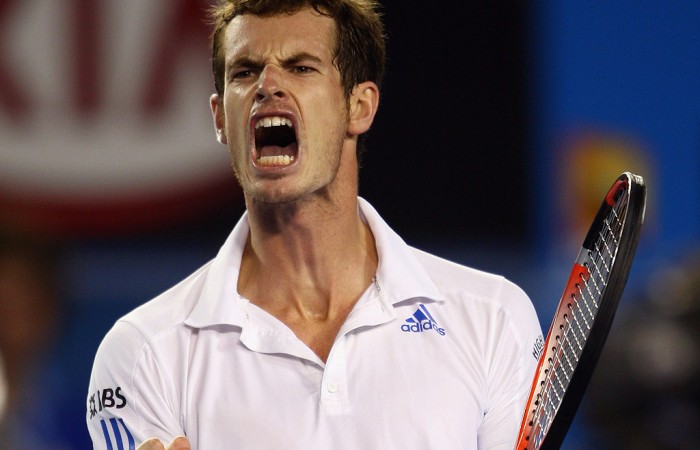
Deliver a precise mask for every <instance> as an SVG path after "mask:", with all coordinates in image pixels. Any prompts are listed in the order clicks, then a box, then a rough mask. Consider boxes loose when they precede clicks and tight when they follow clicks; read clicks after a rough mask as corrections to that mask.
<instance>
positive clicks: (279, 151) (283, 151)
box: [258, 143, 297, 158]
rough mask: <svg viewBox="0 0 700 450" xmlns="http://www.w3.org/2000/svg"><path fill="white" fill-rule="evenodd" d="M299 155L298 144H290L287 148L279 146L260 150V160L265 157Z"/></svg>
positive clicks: (269, 146) (267, 146)
mask: <svg viewBox="0 0 700 450" xmlns="http://www.w3.org/2000/svg"><path fill="white" fill-rule="evenodd" d="M296 154H297V146H296V143H293V144H289V145H287V146H285V147H281V146H279V145H265V146H263V147H260V148H259V149H258V158H263V157H265V156H284V155H288V156H295V155H296Z"/></svg>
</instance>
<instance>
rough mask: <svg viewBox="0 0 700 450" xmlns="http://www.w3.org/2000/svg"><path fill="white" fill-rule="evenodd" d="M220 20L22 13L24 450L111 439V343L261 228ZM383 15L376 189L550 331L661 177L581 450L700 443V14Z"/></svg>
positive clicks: (10, 26)
mask: <svg viewBox="0 0 700 450" xmlns="http://www.w3.org/2000/svg"><path fill="white" fill-rule="evenodd" d="M207 5H208V0H150V1H148V2H144V1H142V0H0V55H2V56H1V57H0V233H1V237H0V318H1V320H2V324H3V325H2V327H0V448H2V449H5V448H8V449H9V448H33V449H85V448H89V447H90V446H91V444H90V443H89V440H88V436H87V432H86V427H85V410H86V397H87V385H88V379H89V375H90V368H91V365H92V358H93V356H94V353H95V351H96V349H97V346H98V345H99V342H100V340H101V339H102V337H103V336H104V334H105V333H106V332H107V330H108V329H109V327H111V325H112V324H113V323H114V321H115V320H116V319H117V318H118V317H120V316H121V315H122V314H124V313H126V312H128V311H129V310H131V309H133V308H134V307H135V306H137V305H139V304H141V303H143V302H145V301H147V300H148V299H150V298H151V297H153V296H155V295H157V294H158V293H160V292H162V291H163V290H165V289H167V288H168V287H170V286H171V285H173V284H174V283H176V282H178V281H179V280H181V279H182V278H184V277H185V276H187V275H188V274H189V273H190V272H192V271H194V270H195V269H196V268H198V267H199V266H201V265H202V264H204V263H205V262H206V261H208V260H209V259H211V258H212V257H214V256H215V254H216V252H217V251H218V248H219V246H220V245H221V244H222V243H223V241H224V239H225V237H226V236H227V235H228V233H229V232H230V230H231V229H232V227H233V225H234V224H235V222H236V220H237V219H238V217H239V216H240V214H241V213H242V211H243V202H242V197H241V194H240V191H239V189H238V187H237V186H236V183H235V180H234V177H233V175H232V174H231V172H230V169H229V166H228V161H227V157H226V150H225V148H224V147H223V146H220V145H218V144H216V142H215V138H214V137H215V136H214V133H213V125H212V124H211V120H210V113H209V109H208V97H209V94H210V93H211V92H212V90H213V87H212V84H213V82H212V77H211V74H210V69H209V52H208V42H207V40H208V32H209V31H208V29H207V27H206V26H205V25H204V24H203V22H202V20H203V17H204V13H203V11H204V9H205V8H206V7H207ZM384 5H385V8H384V12H385V16H386V24H387V32H388V36H389V41H388V54H389V69H388V70H389V71H388V74H387V76H386V79H385V83H384V89H383V92H382V99H381V105H380V110H379V115H378V117H377V120H376V123H375V126H374V127H373V129H372V130H371V132H370V134H369V138H368V140H367V147H368V152H367V154H366V156H365V159H364V163H363V165H364V167H363V169H362V172H361V187H360V190H361V192H360V193H361V195H362V196H363V197H365V198H366V199H368V200H369V201H370V202H371V203H373V204H374V206H375V207H376V208H377V209H378V210H379V211H380V213H382V214H383V216H384V218H385V219H386V220H387V222H388V223H389V224H390V225H391V226H392V227H393V228H394V229H395V230H396V231H398V232H399V233H400V234H401V235H402V236H403V237H404V238H405V240H406V241H407V242H408V243H410V244H412V245H414V246H417V247H419V248H422V249H425V250H428V251H431V252H434V253H436V254H438V255H441V256H444V257H446V258H449V259H452V260H455V261H458V262H461V263H464V264H468V265H470V266H473V267H476V268H479V269H484V270H488V271H493V272H497V273H500V274H503V275H505V276H507V277H508V278H510V279H511V280H513V281H515V282H516V283H518V284H519V285H520V286H522V287H523V288H524V289H525V291H526V292H528V294H529V295H530V296H531V298H532V300H533V302H534V303H535V306H536V308H537V310H538V313H539V315H540V320H541V323H542V327H543V331H545V332H546V331H547V329H548V327H549V322H550V320H551V317H552V316H553V314H554V310H555V308H556V304H557V302H558V300H559V296H560V295H561V292H562V290H563V288H564V282H565V280H566V277H567V276H568V274H569V270H570V268H571V264H572V263H573V260H574V257H575V255H576V252H577V250H578V248H579V246H580V245H581V242H582V241H583V237H584V233H585V230H586V229H587V227H588V225H589V223H590V221H591V220H592V217H593V215H594V214H595V211H596V209H597V208H598V206H599V204H600V201H601V199H602V196H603V195H604V194H605V192H606V191H607V189H608V187H609V186H610V185H611V184H612V182H613V181H614V179H615V178H616V177H617V176H618V175H619V174H620V173H621V172H623V171H633V172H636V173H638V174H640V175H642V176H644V178H645V180H646V181H647V184H648V207H647V217H646V223H645V227H644V230H643V233H642V237H641V240H640V245H639V249H638V252H637V256H636V259H635V262H634V264H633V267H632V273H631V275H630V278H629V282H628V285H627V288H626V290H625V293H624V296H623V298H622V301H621V303H620V308H619V310H618V313H617V317H616V320H615V323H614V325H613V328H612V330H611V333H610V337H609V340H608V344H607V345H606V348H605V350H604V353H603V355H602V357H601V362H600V364H599V366H598V368H597V370H596V372H595V375H594V378H593V380H592V382H591V385H590V387H589V389H588V391H587V395H586V397H585V399H584V402H583V404H582V407H581V409H580V410H579V412H578V414H577V416H576V419H575V422H574V424H573V425H572V429H571V431H570V433H569V435H568V436H567V439H566V441H565V445H564V448H568V449H589V448H595V449H625V448H629V449H632V448H648V449H697V448H700V447H699V446H698V444H697V442H700V440H699V439H698V438H699V437H700V398H699V392H698V387H697V383H696V381H697V380H698V379H699V375H700V373H699V372H700V370H699V367H700V355H699V354H698V353H700V350H699V349H700V345H699V344H700V343H699V342H698V340H699V339H700V338H699V336H700V332H699V330H698V328H699V327H700V314H699V311H700V307H699V305H700V262H699V261H700V77H698V73H700V2H696V1H690V0H688V1H676V2H667V1H662V0H637V1H635V2H629V1H626V0H606V1H597V0H593V1H573V0H570V1H569V0H559V1H555V0H531V1H529V2H523V1H514V0H502V1H500V2H470V3H461V4H460V5H461V6H460V7H459V8H457V9H456V8H455V7H454V6H450V7H445V6H444V5H439V6H435V5H436V4H430V5H428V4H426V6H424V7H423V8H420V9H419V8H417V7H414V6H409V5H413V3H409V2H405V1H399V0H391V1H390V0H385V1H384ZM18 441H19V442H22V445H18V444H17V442H18ZM29 444H31V445H29Z"/></svg>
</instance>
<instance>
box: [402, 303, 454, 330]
mask: <svg viewBox="0 0 700 450" xmlns="http://www.w3.org/2000/svg"><path fill="white" fill-rule="evenodd" d="M428 330H433V331H435V332H437V333H438V334H440V336H444V335H445V329H444V328H440V327H439V326H438V324H437V322H435V319H433V316H432V315H430V313H429V312H428V308H426V307H425V305H424V304H422V303H421V304H419V305H418V309H417V310H416V312H414V313H413V316H411V317H409V318H408V319H406V323H404V324H403V325H401V331H403V332H405V333H422V332H424V331H428Z"/></svg>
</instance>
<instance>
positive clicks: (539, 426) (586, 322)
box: [530, 189, 629, 448]
mask: <svg viewBox="0 0 700 450" xmlns="http://www.w3.org/2000/svg"><path fill="white" fill-rule="evenodd" d="M628 202H629V193H628V190H627V189H621V190H620V191H618V195H617V198H616V199H615V203H614V205H612V208H611V209H610V211H609V212H608V214H607V216H606V217H604V219H603V221H602V224H601V226H600V229H599V230H598V236H597V238H596V239H595V240H594V241H593V244H592V245H591V247H592V248H590V249H588V248H585V247H583V248H582V249H581V252H580V253H579V256H578V257H577V265H576V267H578V268H579V271H578V272H579V273H578V277H579V280H578V282H577V283H576V284H575V287H576V289H575V291H574V292H573V293H572V294H571V298H570V300H571V301H570V302H569V303H568V304H567V307H568V311H567V312H566V313H565V314H564V316H563V319H564V320H563V323H561V324H560V325H559V330H558V333H557V335H556V337H555V341H554V345H555V346H557V349H556V350H555V352H554V354H553V355H552V356H551V357H550V358H549V359H548V361H546V362H545V363H546V364H547V366H548V367H547V368H546V369H545V374H546V377H545V380H544V381H542V385H541V389H540V393H538V394H537V400H536V402H535V404H536V406H537V408H536V409H535V411H534V414H533V418H532V421H531V424H530V425H531V426H532V429H531V434H530V437H531V442H532V443H534V445H535V448H538V447H539V446H540V444H541V443H542V441H543V440H544V437H545V436H546V434H547V431H548V428H549V425H551V423H552V421H553V419H554V416H555V415H556V413H557V410H558V409H559V406H560V405H561V403H562V400H563V398H564V393H565V392H566V389H567V387H568V385H569V383H570V381H571V377H572V376H573V373H574V370H575V368H576V366H577V365H578V362H579V358H580V357H581V353H582V351H583V348H584V345H585V343H586V340H587V339H588V335H589V333H590V331H591V327H592V326H593V321H594V319H595V317H596V315H597V313H598V309H599V305H600V299H601V297H602V296H603V293H604V292H605V288H606V286H607V281H608V279H609V275H610V271H611V269H612V266H613V263H614V261H615V257H616V255H617V251H618V249H619V246H620V236H621V234H622V229H623V226H624V223H625V218H626V213H627V205H628ZM542 392H544V393H545V396H544V397H543V396H542Z"/></svg>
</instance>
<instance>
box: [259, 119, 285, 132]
mask: <svg viewBox="0 0 700 450" xmlns="http://www.w3.org/2000/svg"><path fill="white" fill-rule="evenodd" d="M281 125H286V126H288V127H290V128H291V127H292V121H291V120H289V119H287V118H286V117H278V116H274V117H263V118H262V119H260V120H258V122H257V123H256V124H255V129H256V130H257V129H258V128H260V127H265V128H269V127H279V126H281Z"/></svg>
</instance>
